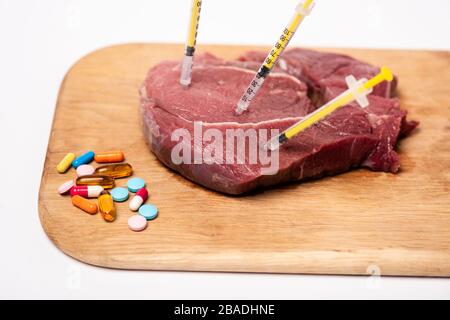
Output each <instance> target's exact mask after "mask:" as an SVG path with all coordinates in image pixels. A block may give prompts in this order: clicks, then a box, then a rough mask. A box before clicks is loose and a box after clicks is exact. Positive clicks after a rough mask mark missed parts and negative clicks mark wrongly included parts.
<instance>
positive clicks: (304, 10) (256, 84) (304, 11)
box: [236, 0, 314, 115]
mask: <svg viewBox="0 0 450 320" xmlns="http://www.w3.org/2000/svg"><path fill="white" fill-rule="evenodd" d="M313 1H314V0H305V2H301V3H300V4H299V5H298V6H297V8H296V9H295V15H294V17H293V18H292V20H291V22H290V23H289V25H288V26H287V27H286V28H285V29H284V31H283V34H282V35H281V36H280V38H279V40H278V41H277V43H276V44H275V45H274V46H273V48H272V50H270V53H269V55H268V56H267V58H266V60H264V62H263V64H262V66H261V68H260V69H259V70H258V72H257V73H256V75H255V77H254V78H253V80H252V81H251V82H250V85H249V86H248V88H247V89H246V90H245V92H244V94H243V95H242V98H241V100H239V102H238V104H237V107H236V114H238V115H240V114H242V113H243V112H244V111H245V110H247V109H248V107H249V105H250V103H251V102H252V100H253V98H254V97H255V96H256V94H257V93H258V91H259V89H260V88H261V86H262V85H263V83H264V81H265V79H266V77H267V75H268V74H269V73H270V71H272V69H273V67H274V65H275V64H276V63H277V61H278V59H279V57H280V56H281V54H282V53H283V51H284V49H286V47H287V46H288V44H289V41H291V39H292V37H293V36H294V34H295V32H296V31H297V29H298V27H299V26H300V24H301V23H302V21H303V19H304V18H305V17H306V16H307V15H309V14H310V13H311V10H312V9H313V7H314V3H313Z"/></svg>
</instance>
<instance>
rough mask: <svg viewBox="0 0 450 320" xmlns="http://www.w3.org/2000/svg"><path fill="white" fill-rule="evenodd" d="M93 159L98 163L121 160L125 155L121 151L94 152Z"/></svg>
mask: <svg viewBox="0 0 450 320" xmlns="http://www.w3.org/2000/svg"><path fill="white" fill-rule="evenodd" d="M94 160H95V162H98V163H113V162H122V161H123V160H125V155H124V154H123V152H122V151H109V152H96V153H95V157H94Z"/></svg>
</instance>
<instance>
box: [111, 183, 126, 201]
mask: <svg viewBox="0 0 450 320" xmlns="http://www.w3.org/2000/svg"><path fill="white" fill-rule="evenodd" d="M111 197H112V198H113V200H114V201H116V202H124V201H127V200H128V190H127V189H125V188H120V187H119V188H114V189H112V190H111Z"/></svg>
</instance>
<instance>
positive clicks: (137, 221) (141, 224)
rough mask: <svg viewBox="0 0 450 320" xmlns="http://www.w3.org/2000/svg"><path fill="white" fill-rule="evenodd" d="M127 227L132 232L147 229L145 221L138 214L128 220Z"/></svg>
mask: <svg viewBox="0 0 450 320" xmlns="http://www.w3.org/2000/svg"><path fill="white" fill-rule="evenodd" d="M128 227H129V228H130V229H131V230H132V231H136V232H139V231H142V230H144V229H145V228H147V219H145V218H144V217H143V216H141V215H139V214H136V215H134V216H132V217H130V218H129V219H128Z"/></svg>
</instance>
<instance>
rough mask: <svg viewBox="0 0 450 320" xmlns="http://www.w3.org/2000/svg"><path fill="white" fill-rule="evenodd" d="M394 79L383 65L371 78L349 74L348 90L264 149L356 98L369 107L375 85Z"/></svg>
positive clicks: (271, 141) (274, 145)
mask: <svg viewBox="0 0 450 320" xmlns="http://www.w3.org/2000/svg"><path fill="white" fill-rule="evenodd" d="M392 79H393V75H392V72H391V70H389V68H387V67H382V68H381V70H380V73H379V74H377V75H376V76H375V77H373V78H372V79H370V80H367V79H364V78H363V79H360V80H358V81H356V79H355V77H354V76H352V75H351V76H348V77H347V78H346V79H345V80H346V81H347V85H348V87H349V89H348V90H346V91H344V92H343V93H341V94H340V95H338V96H337V97H336V98H334V99H333V100H331V101H329V102H328V103H326V104H325V105H323V106H322V107H320V108H319V109H317V110H316V111H314V112H312V113H310V114H309V115H307V116H305V117H304V118H303V119H302V120H300V121H299V122H297V123H296V124H294V125H292V126H290V127H289V128H288V129H286V130H285V131H283V132H282V133H280V134H279V135H277V136H275V137H274V138H272V139H271V140H270V141H269V142H267V143H266V144H265V145H264V149H265V150H267V149H268V150H272V151H274V150H277V149H278V148H279V147H280V145H281V144H283V143H285V142H286V141H288V140H290V139H292V138H293V137H295V136H296V135H297V134H299V133H300V132H302V131H304V130H306V129H307V128H309V127H311V126H312V125H313V124H315V123H317V122H319V121H320V120H322V119H324V118H325V117H326V116H328V115H329V114H330V113H332V112H334V111H336V110H337V109H339V108H341V107H343V106H345V105H347V104H349V103H350V102H353V101H355V100H356V101H357V102H358V104H359V105H360V106H361V107H362V108H365V107H367V106H368V105H369V101H368V100H367V95H369V94H370V93H371V92H372V90H373V87H375V86H376V85H377V84H379V83H381V82H383V81H392Z"/></svg>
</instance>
